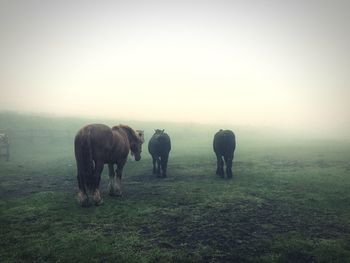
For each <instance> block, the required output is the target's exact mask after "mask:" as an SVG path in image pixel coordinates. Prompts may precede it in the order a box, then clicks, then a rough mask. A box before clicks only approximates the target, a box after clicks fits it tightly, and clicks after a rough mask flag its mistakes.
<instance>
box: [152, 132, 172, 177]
mask: <svg viewBox="0 0 350 263" xmlns="http://www.w3.org/2000/svg"><path fill="white" fill-rule="evenodd" d="M170 150H171V142H170V137H169V135H168V134H167V133H165V132H164V130H159V129H157V130H155V133H154V134H153V136H152V138H151V139H150V140H149V142H148V151H149V153H150V154H151V155H152V159H153V174H157V176H161V175H162V176H163V177H166V170H167V166H168V158H169V152H170ZM156 164H157V167H156Z"/></svg>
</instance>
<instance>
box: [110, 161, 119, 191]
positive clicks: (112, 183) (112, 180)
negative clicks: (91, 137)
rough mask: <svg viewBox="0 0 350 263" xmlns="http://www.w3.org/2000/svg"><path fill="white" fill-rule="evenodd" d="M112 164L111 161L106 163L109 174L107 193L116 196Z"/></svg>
mask: <svg viewBox="0 0 350 263" xmlns="http://www.w3.org/2000/svg"><path fill="white" fill-rule="evenodd" d="M113 166H114V165H113V163H109V164H108V175H109V183H108V191H109V195H111V196H116V195H118V192H117V181H116V178H115V172H114V168H113Z"/></svg>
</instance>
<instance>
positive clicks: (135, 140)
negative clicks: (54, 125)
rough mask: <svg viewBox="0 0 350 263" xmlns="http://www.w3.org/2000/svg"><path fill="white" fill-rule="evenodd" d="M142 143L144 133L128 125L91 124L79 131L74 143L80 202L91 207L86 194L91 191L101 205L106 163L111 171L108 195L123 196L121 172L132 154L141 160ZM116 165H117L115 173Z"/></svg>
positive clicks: (95, 200)
mask: <svg viewBox="0 0 350 263" xmlns="http://www.w3.org/2000/svg"><path fill="white" fill-rule="evenodd" d="M143 142H144V137H143V131H138V130H137V131H134V130H133V129H132V128H130V127H129V126H126V125H119V126H114V127H113V128H110V127H108V126H106V125H104V124H91V125H87V126H85V127H83V128H82V129H80V130H79V131H78V133H77V135H76V136H75V140H74V150H75V159H76V163H77V170H78V175H77V177H78V186H79V193H78V201H79V203H80V204H81V205H82V206H88V205H89V200H88V195H87V192H88V191H92V192H93V200H94V202H95V205H100V204H102V198H101V195H100V190H99V186H100V179H101V173H102V170H103V167H104V165H105V164H108V170H109V185H108V188H109V194H110V195H121V194H122V187H121V179H122V173H123V168H124V165H125V163H126V161H127V157H128V154H129V151H131V155H133V156H134V158H135V160H136V161H139V160H140V159H141V151H142V143H143ZM114 164H116V165H117V169H116V171H115V172H114V168H113V166H114Z"/></svg>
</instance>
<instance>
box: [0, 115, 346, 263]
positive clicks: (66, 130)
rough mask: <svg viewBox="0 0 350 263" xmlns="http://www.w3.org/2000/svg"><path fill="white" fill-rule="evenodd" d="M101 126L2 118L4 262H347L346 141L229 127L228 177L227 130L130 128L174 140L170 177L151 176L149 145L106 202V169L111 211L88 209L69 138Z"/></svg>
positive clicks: (1, 242)
mask: <svg viewBox="0 0 350 263" xmlns="http://www.w3.org/2000/svg"><path fill="white" fill-rule="evenodd" d="M97 121H98V122H104V123H108V124H112V123H111V120H105V121H101V120H83V119H73V118H71V119H67V118H66V119H64V118H51V117H37V116H23V115H15V114H8V113H6V114H5V113H3V114H0V128H3V129H7V131H8V132H9V134H10V139H11V160H10V161H9V162H6V161H5V160H4V159H1V160H0V179H1V181H0V196H1V201H0V223H1V238H0V258H1V262H34V261H35V262H350V144H349V143H348V142H345V141H320V140H307V139H305V138H304V139H297V138H296V137H288V138H284V137H283V136H271V135H268V132H267V131H254V130H250V129H249V128H242V127H241V128H237V129H235V127H229V128H233V129H234V130H235V131H236V137H237V150H236V157H235V161H234V178H233V179H232V180H227V179H220V178H218V177H216V176H215V174H214V173H215V164H216V160H215V156H214V153H213V152H212V148H211V141H212V137H213V133H214V131H216V130H217V129H218V128H221V127H213V126H203V125H196V124H171V123H163V124H160V123H142V122H129V123H127V124H131V126H133V127H134V126H136V127H135V128H144V129H145V132H146V142H147V140H148V138H149V137H150V135H151V134H152V129H153V128H165V129H166V131H167V132H168V133H169V135H170V136H171V137H172V143H173V150H172V152H171V156H170V159H169V167H168V178H166V179H158V178H155V177H154V176H153V175H152V169H151V168H152V167H151V159H150V156H149V154H148V152H147V145H145V146H144V151H143V156H142V160H141V161H140V162H133V161H129V162H128V163H127V165H126V169H125V174H124V178H123V186H124V196H123V197H110V196H108V194H107V179H108V176H107V174H106V171H107V169H106V168H107V167H105V171H104V173H103V177H102V185H101V190H102V196H103V198H104V204H103V205H102V206H99V207H95V206H93V207H90V208H81V207H79V206H78V204H77V202H76V200H75V193H76V191H77V183H76V168H75V160H74V154H73V143H72V142H73V136H74V133H75V132H76V131H77V129H78V128H80V127H81V126H82V125H83V124H86V123H88V122H97ZM118 123H119V122H117V123H116V124H118ZM41 131H42V132H41ZM53 131H59V132H57V133H55V132H53ZM44 135H45V136H44Z"/></svg>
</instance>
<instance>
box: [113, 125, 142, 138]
mask: <svg viewBox="0 0 350 263" xmlns="http://www.w3.org/2000/svg"><path fill="white" fill-rule="evenodd" d="M118 129H122V130H123V131H125V132H126V134H127V135H128V137H129V139H132V140H134V141H138V140H139V137H138V136H137V134H136V133H135V131H134V129H132V128H131V127H129V126H128V125H124V124H119V125H118V126H114V127H112V130H118Z"/></svg>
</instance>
